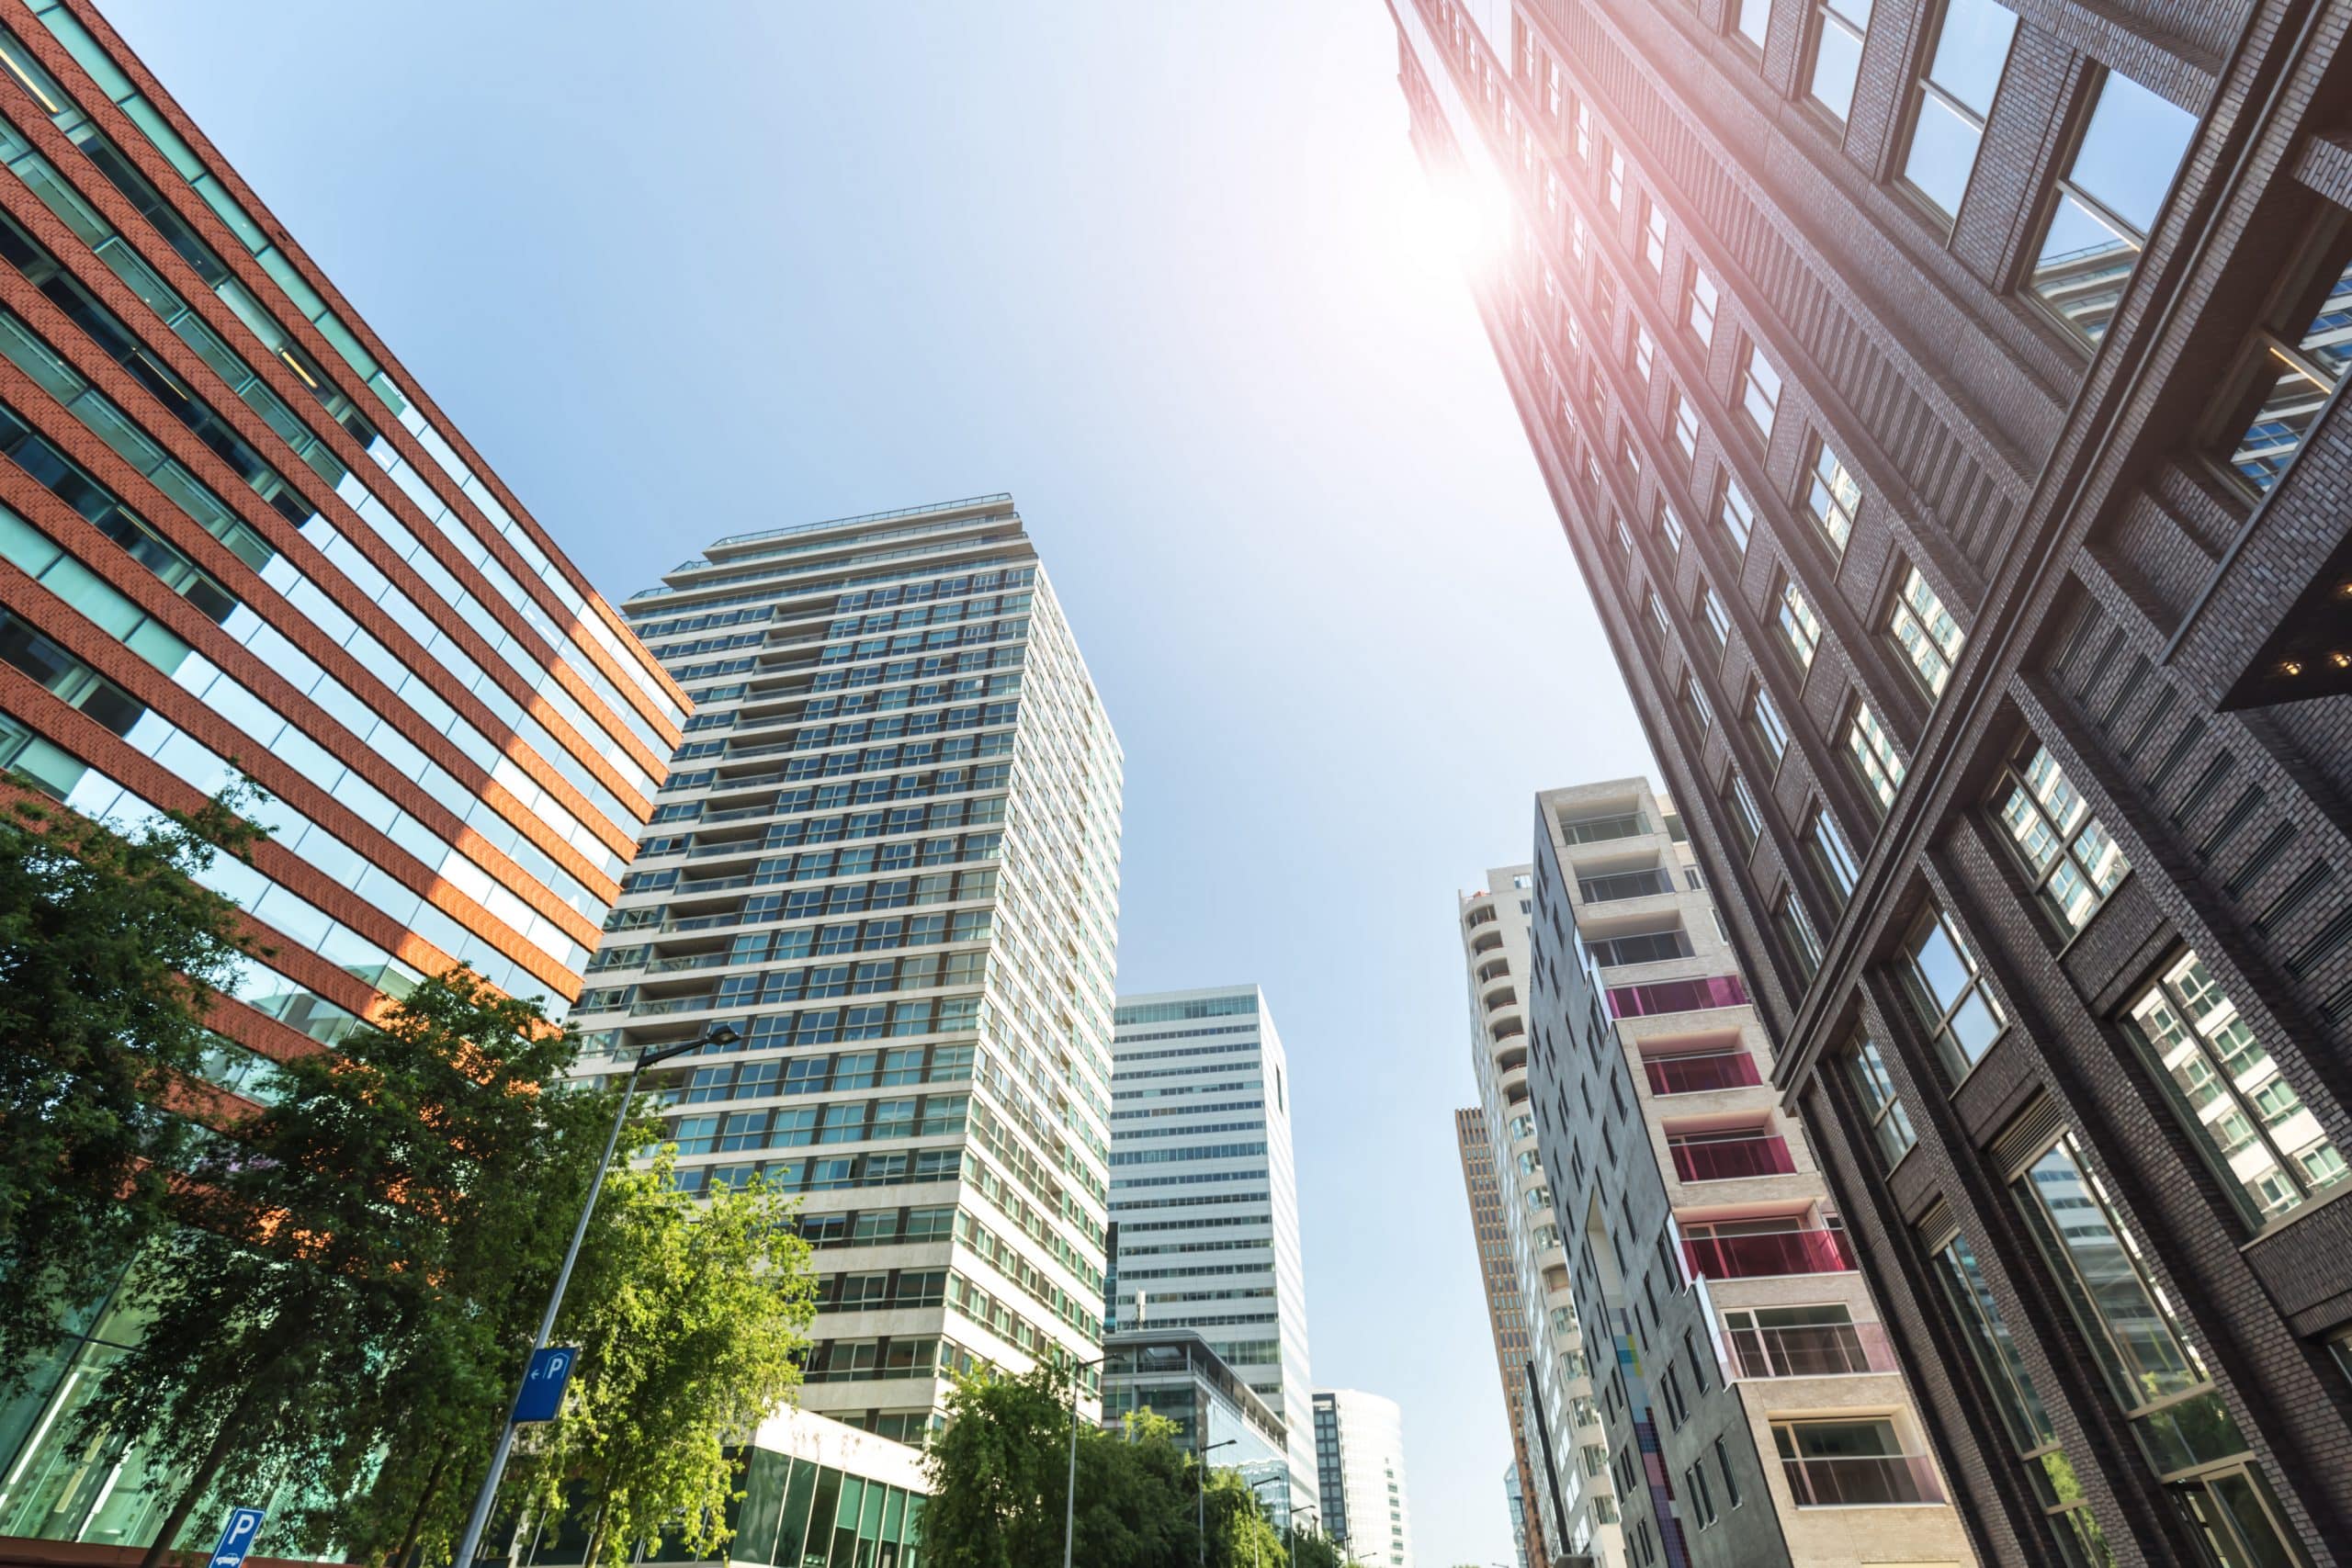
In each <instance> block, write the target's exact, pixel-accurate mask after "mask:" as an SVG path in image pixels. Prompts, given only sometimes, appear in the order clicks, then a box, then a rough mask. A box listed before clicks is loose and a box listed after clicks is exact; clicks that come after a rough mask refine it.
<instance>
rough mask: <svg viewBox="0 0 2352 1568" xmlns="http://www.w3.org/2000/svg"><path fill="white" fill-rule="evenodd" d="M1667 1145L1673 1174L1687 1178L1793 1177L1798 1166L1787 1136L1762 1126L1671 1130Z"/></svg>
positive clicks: (1682, 1178)
mask: <svg viewBox="0 0 2352 1568" xmlns="http://www.w3.org/2000/svg"><path fill="white" fill-rule="evenodd" d="M1666 1146H1667V1152H1668V1155H1669V1156H1671V1157H1672V1158H1673V1160H1674V1174H1675V1175H1676V1177H1678V1178H1679V1179H1681V1180H1684V1181H1734V1180H1738V1179H1743V1178H1754V1177H1763V1176H1791V1175H1793V1174H1795V1172H1796V1168H1797V1165H1796V1158H1795V1156H1793V1155H1792V1154H1791V1152H1790V1150H1789V1141H1788V1139H1786V1138H1784V1137H1782V1136H1781V1135H1780V1134H1778V1133H1774V1132H1770V1131H1766V1130H1763V1129H1760V1128H1754V1127H1749V1128H1724V1129H1720V1130H1715V1131H1696V1132H1669V1133H1668V1134H1667V1137H1666Z"/></svg>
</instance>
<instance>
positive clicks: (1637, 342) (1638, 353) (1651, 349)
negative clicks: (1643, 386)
mask: <svg viewBox="0 0 2352 1568" xmlns="http://www.w3.org/2000/svg"><path fill="white" fill-rule="evenodd" d="M1633 354H1634V375H1636V376H1639V377H1640V378H1642V379H1643V380H1644V381H1647V380H1648V379H1649V378H1650V368H1651V367H1653V366H1654V365H1656V364H1657V339H1656V338H1654V337H1652V336H1650V330H1649V328H1647V327H1645V326H1643V325H1642V324H1641V323H1640V322H1638V321H1636V322H1635V323H1634V349H1633Z"/></svg>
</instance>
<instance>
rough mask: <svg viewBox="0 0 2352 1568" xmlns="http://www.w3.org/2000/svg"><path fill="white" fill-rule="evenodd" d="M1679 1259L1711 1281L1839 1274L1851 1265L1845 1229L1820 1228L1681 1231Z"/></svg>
mask: <svg viewBox="0 0 2352 1568" xmlns="http://www.w3.org/2000/svg"><path fill="white" fill-rule="evenodd" d="M1682 1258H1683V1261H1684V1262H1685V1263H1687V1264H1689V1265H1690V1267H1691V1273H1693V1274H1704V1275H1705V1276H1707V1278H1709V1279H1711V1280H1758V1279H1770V1278H1771V1277H1772V1276H1774V1275H1779V1274H1839V1273H1844V1272H1846V1271H1848V1270H1849V1269H1852V1268H1853V1267H1854V1255H1853V1252H1852V1250H1851V1249H1850V1248H1849V1247H1848V1246H1847V1245H1846V1233H1845V1232H1843V1231H1833V1230H1826V1229H1815V1230H1786V1231H1765V1232H1762V1233H1760V1234H1756V1235H1710V1236H1685V1237H1683V1240H1682Z"/></svg>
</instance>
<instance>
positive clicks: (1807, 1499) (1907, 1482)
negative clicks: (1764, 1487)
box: [1781, 1454, 1944, 1508]
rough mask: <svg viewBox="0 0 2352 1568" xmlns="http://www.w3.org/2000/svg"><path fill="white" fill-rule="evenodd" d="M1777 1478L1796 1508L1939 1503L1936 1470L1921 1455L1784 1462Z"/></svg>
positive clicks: (1783, 1460)
mask: <svg viewBox="0 0 2352 1568" xmlns="http://www.w3.org/2000/svg"><path fill="white" fill-rule="evenodd" d="M1781 1474H1782V1475H1784V1476H1786V1477H1787V1478H1788V1483H1789V1492H1790V1494H1791V1495H1792V1496H1794V1497H1795V1498H1796V1503H1797V1506H1798V1507H1800V1508H1850V1507H1855V1506H1866V1505H1870V1504H1878V1505H1882V1506H1884V1505H1889V1504H1905V1503H1940V1502H1942V1501H1943V1500H1944V1498H1943V1492H1942V1489H1941V1488H1940V1487H1939V1486H1938V1485H1937V1484H1936V1468H1935V1466H1934V1465H1932V1464H1930V1463H1928V1460H1927V1456H1925V1455H1924V1454H1876V1455H1867V1456H1857V1457H1855V1458H1852V1459H1787V1458H1783V1459H1782V1460H1781Z"/></svg>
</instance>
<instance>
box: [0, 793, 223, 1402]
mask: <svg viewBox="0 0 2352 1568" xmlns="http://www.w3.org/2000/svg"><path fill="white" fill-rule="evenodd" d="M0 787H5V786H0ZM244 798H245V796H244V794H243V792H242V791H238V790H232V791H229V792H225V793H224V794H223V795H221V796H220V798H218V799H216V800H214V801H213V802H211V803H210V804H209V805H208V806H206V807H204V808H202V809H201V810H198V811H195V812H190V813H187V814H186V815H174V816H172V817H170V818H168V819H167V820H165V821H164V822H160V823H155V824H152V825H150V826H148V827H145V828H141V829H138V830H137V831H134V832H130V833H127V834H126V833H119V832H116V831H114V830H113V829H108V828H107V827H104V826H102V825H100V824H97V823H94V822H91V821H88V820H86V819H85V818H81V817H79V816H77V815H75V814H74V813H73V812H70V811H67V810H64V809H62V807H53V806H50V805H48V804H46V803H44V802H39V801H35V800H32V799H29V798H27V797H24V796H21V795H18V796H17V797H15V798H11V799H8V800H6V803H5V805H0V1296H5V1297H6V1301H7V1310H6V1311H5V1312H0V1401H5V1400H6V1398H7V1397H8V1396H9V1395H10V1394H12V1393H16V1392H17V1391H18V1390H20V1389H21V1388H22V1387H23V1385H24V1382H25V1381H26V1378H27V1376H28V1372H29V1371H30V1369H31V1367H32V1365H33V1364H34V1361H35V1359H36V1358H38V1357H40V1356H42V1355H43V1354H45V1353H46V1352H48V1351H49V1350H51V1348H52V1347H53V1346H54V1344H55V1342H56V1339H57V1335H58V1331H59V1328H60V1326H61V1325H64V1324H66V1323H69V1322H71V1321H72V1320H73V1319H74V1317H76V1316H77V1315H78V1314H81V1313H83V1312H85V1311H86V1310H87V1309H88V1308H89V1307H90V1306H91V1305H92V1304H93V1297H94V1296H96V1295H97V1294H101V1293H103V1292H104V1291H105V1290H106V1288H107V1285H109V1284H111V1283H112V1282H113V1280H115V1279H116V1278H117V1277H119V1275H120V1274H121V1272H122V1270H123V1269H124V1268H125V1267H126V1266H127V1265H128V1264H129V1263H130V1259H131V1258H132V1257H133V1255H134V1254H135V1253H136V1252H137V1251H138V1249H139V1247H140V1246H141V1243H142V1242H144V1241H146V1240H147V1239H148V1238H149V1237H151V1236H153V1235H156V1234H157V1233H158V1232H159V1231H161V1230H162V1229H163V1228H164V1227H165V1226H166V1225H167V1224H169V1223H170V1217H171V1194H172V1185H173V1182H172V1176H173V1173H174V1172H175V1170H177V1169H178V1168H179V1167H180V1166H181V1165H182V1164H183V1163H184V1161H185V1160H186V1158H187V1155H188V1152H189V1148H190V1145H191V1143H192V1141H193V1140H194V1138H195V1137H196V1135H197V1134H196V1132H195V1129H194V1128H193V1127H192V1126H191V1124H190V1123H189V1122H187V1120H186V1119H185V1118H184V1117H182V1116H180V1115H178V1114H175V1108H178V1109H187V1107H188V1106H189V1105H190V1104H191V1103H193V1101H192V1100H191V1099H190V1098H189V1095H188V1091H187V1089H184V1087H183V1086H184V1085H185V1084H186V1083H187V1080H189V1079H192V1078H194V1077H196V1076H197V1074H198V1069H199V1067H200V1066H201V1065H202V1063H203V1060H204V1057H205V1055H206V1053H207V1052H208V1051H209V1050H210V1049H211V1048H212V1047H213V1046H214V1044H215V1043H216V1040H215V1037H214V1036H213V1035H212V1034H211V1033H210V1032H209V1031H208V1030H207V1029H206V1028H205V1024H204V1020H205V1018H206V1016H207V1013H208V1011H209V1009H210V1007H211V1005H212V998H213V996H214V994H215V992H216V991H217V990H218V989H219V988H220V987H222V986H223V985H225V984H226V983H227V982H228V981H229V979H230V976H231V975H232V973H233V970H234V967H235V965H236V964H237V962H238V958H239V955H240V954H241V953H243V952H244V951H245V950H246V942H245V940H244V938H243V935H242V934H241V931H240V928H239V925H238V915H237V909H236V906H235V905H233V904H232V903H231V902H230V901H229V900H228V899H226V898H224V897H220V895H219V894H216V893H213V892H210V891H209V890H208V889H206V888H204V887H202V886H199V885H198V884H197V883H195V882H193V881H191V880H190V878H191V877H193V876H195V875H197V874H199V873H201V872H202V871H203V870H205V869H206V868H207V867H208V866H209V865H210V864H211V863H212V860H213V857H214V856H215V855H216V854H218V853H220V852H222V851H226V852H229V853H231V854H234V855H237V856H240V857H244V856H248V855H249V854H250V853H251V850H252V846H253V845H254V842H256V841H257V840H260V839H261V838H262V837H263V836H264V835H263V831H262V829H259V828H257V827H255V826H254V825H253V824H252V823H251V822H249V821H247V820H245V818H243V816H241V815H240V814H239V807H240V806H241V805H242V804H243V800H244Z"/></svg>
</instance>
